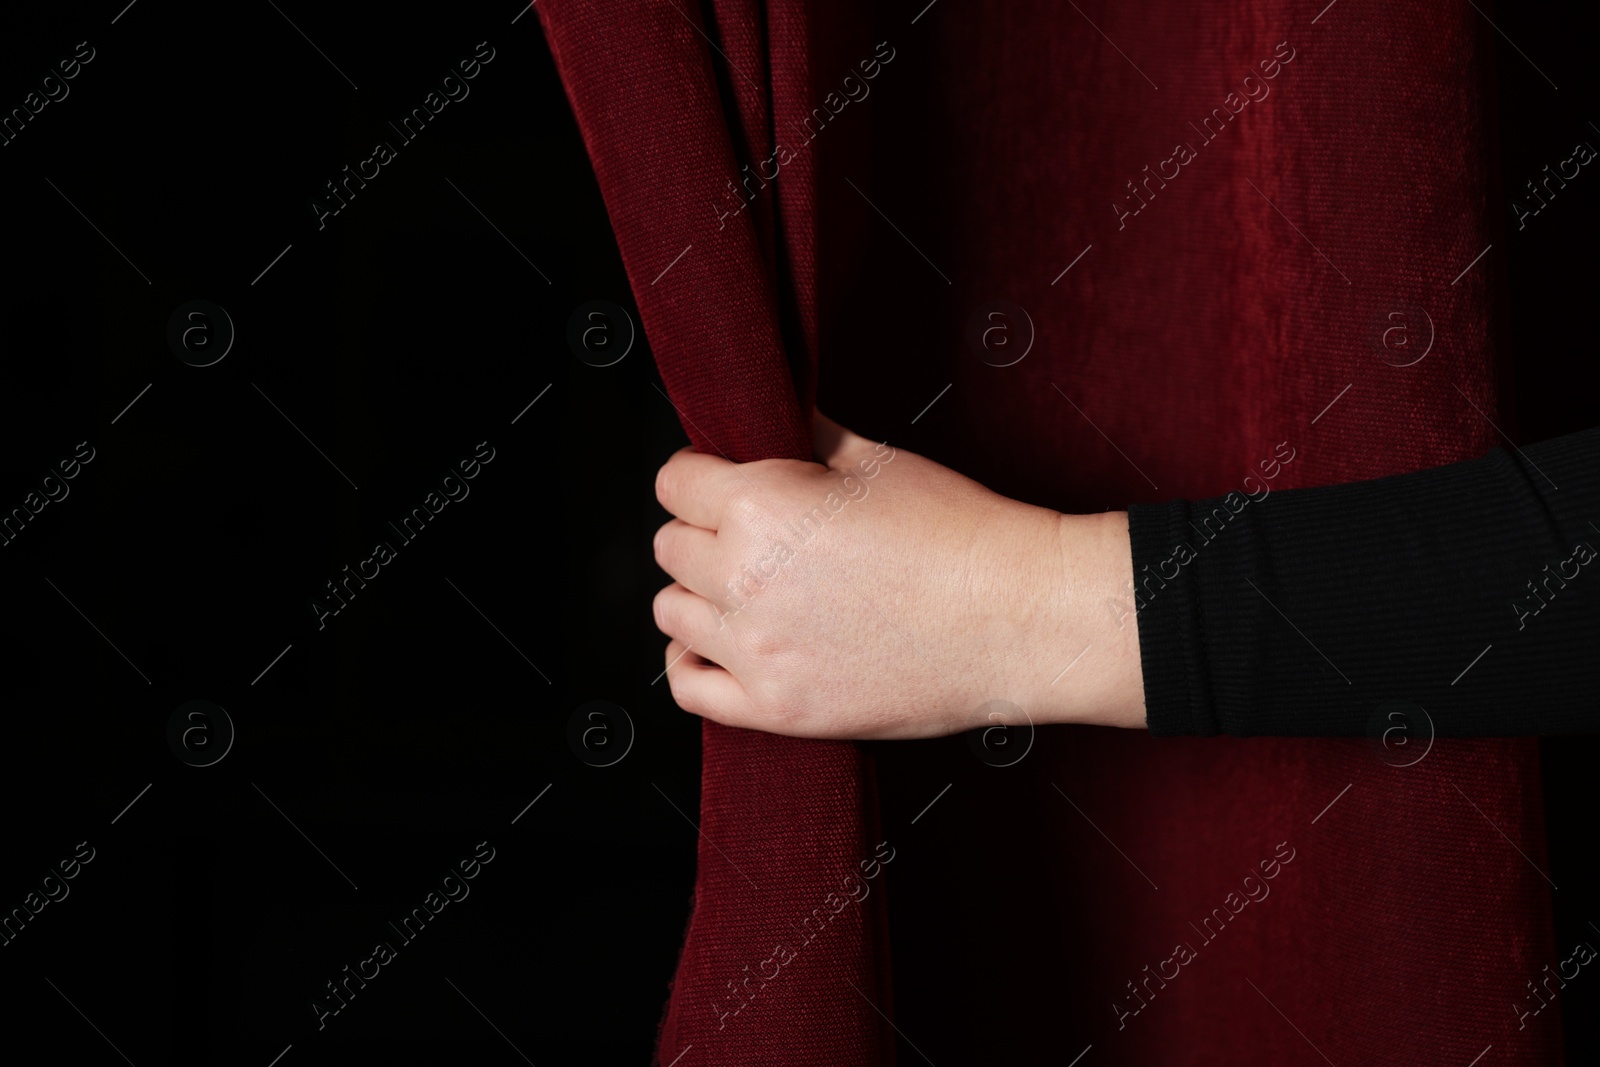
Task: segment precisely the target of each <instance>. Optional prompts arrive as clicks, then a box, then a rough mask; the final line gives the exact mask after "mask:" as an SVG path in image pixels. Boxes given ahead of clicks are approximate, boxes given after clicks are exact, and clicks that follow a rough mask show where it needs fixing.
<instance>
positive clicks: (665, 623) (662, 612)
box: [650, 585, 672, 636]
mask: <svg viewBox="0 0 1600 1067" xmlns="http://www.w3.org/2000/svg"><path fill="white" fill-rule="evenodd" d="M671 591H672V586H670V585H669V586H667V587H666V588H665V589H663V590H661V592H659V593H657V594H656V598H655V600H654V601H652V602H651V604H650V613H651V615H652V616H654V618H655V621H656V629H658V630H660V631H661V632H662V633H664V634H667V635H669V636H670V635H671V634H672V630H671V629H670V623H671V619H670V611H669V609H668V604H669V602H670V601H669V594H670V593H671Z"/></svg>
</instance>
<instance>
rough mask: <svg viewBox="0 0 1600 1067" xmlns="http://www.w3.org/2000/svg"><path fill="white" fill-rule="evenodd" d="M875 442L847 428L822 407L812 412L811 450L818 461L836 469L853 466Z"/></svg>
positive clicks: (870, 449) (867, 452)
mask: <svg viewBox="0 0 1600 1067" xmlns="http://www.w3.org/2000/svg"><path fill="white" fill-rule="evenodd" d="M872 445H873V442H871V441H869V440H867V439H866V438H865V437H862V436H861V435H860V434H858V433H855V432H853V431H851V430H847V429H845V428H844V427H843V426H840V425H839V424H838V423H837V422H834V421H833V420H832V419H830V418H828V416H826V415H824V414H823V413H822V411H821V410H820V409H813V410H812V412H811V451H812V454H813V455H814V456H816V457H817V462H818V463H821V464H822V465H823V466H826V467H831V468H833V469H834V470H842V469H844V468H846V467H853V466H855V465H856V462H857V460H859V459H861V458H862V457H863V456H865V455H868V454H870V453H871V451H872Z"/></svg>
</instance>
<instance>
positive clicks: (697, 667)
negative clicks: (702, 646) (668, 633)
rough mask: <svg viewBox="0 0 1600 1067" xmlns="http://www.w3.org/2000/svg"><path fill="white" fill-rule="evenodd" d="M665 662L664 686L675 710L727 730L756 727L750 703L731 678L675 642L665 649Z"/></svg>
mask: <svg viewBox="0 0 1600 1067" xmlns="http://www.w3.org/2000/svg"><path fill="white" fill-rule="evenodd" d="M666 662H667V672H666V673H667V684H668V685H670V686H671V687H672V699H673V700H675V701H677V704H678V707H680V708H682V709H683V710H684V711H687V712H690V713H692V714H694V715H699V716H701V717H702V718H706V719H711V720H713V721H715V722H720V723H723V724H725V725H728V726H749V727H754V726H755V725H756V715H755V713H754V709H753V708H752V707H751V705H750V700H749V698H748V697H747V696H745V692H744V687H743V686H741V685H740V684H739V682H738V681H737V680H736V679H735V678H734V677H733V675H731V674H729V673H728V672H727V671H725V670H723V669H722V668H721V667H718V666H717V665H716V664H715V663H711V662H709V661H708V660H707V659H706V658H705V657H704V656H701V655H699V654H698V653H697V652H696V651H695V650H694V649H692V648H689V647H688V646H686V645H685V644H684V643H683V642H682V641H677V640H674V641H672V642H670V643H669V644H668V645H667V653H666Z"/></svg>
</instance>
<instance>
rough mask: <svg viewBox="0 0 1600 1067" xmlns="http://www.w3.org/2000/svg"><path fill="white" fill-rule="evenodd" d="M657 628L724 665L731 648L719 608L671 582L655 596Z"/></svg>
mask: <svg viewBox="0 0 1600 1067" xmlns="http://www.w3.org/2000/svg"><path fill="white" fill-rule="evenodd" d="M653 608H654V611H655V619H656V629H658V630H660V631H661V632H662V633H664V634H666V635H667V636H668V637H672V638H676V639H677V640H679V641H681V642H683V643H684V644H686V645H693V646H694V647H695V648H696V649H697V650H698V651H699V652H700V654H701V655H703V656H706V657H709V658H710V659H712V660H715V661H717V662H719V663H722V662H727V660H726V658H725V657H726V656H728V655H729V654H731V652H732V648H731V646H730V644H729V643H728V636H729V633H728V626H727V619H726V617H725V616H724V613H723V611H722V609H721V608H719V607H717V606H716V605H715V604H713V603H712V602H711V601H709V600H707V599H706V598H705V597H703V596H700V595H698V594H696V593H692V592H690V591H689V590H688V589H685V588H684V587H683V586H682V585H679V584H678V583H677V582H673V583H672V584H671V585H669V586H667V587H666V588H665V589H663V590H661V592H659V593H657V594H656V599H655V603H654V605H653Z"/></svg>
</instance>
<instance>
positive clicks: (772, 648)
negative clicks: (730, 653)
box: [734, 626, 782, 660]
mask: <svg viewBox="0 0 1600 1067" xmlns="http://www.w3.org/2000/svg"><path fill="white" fill-rule="evenodd" d="M734 644H735V646H736V647H737V648H738V649H739V652H740V654H741V655H742V656H744V657H745V658H746V659H750V660H762V659H771V658H772V657H773V656H775V655H776V654H777V653H778V652H779V651H780V650H781V648H782V642H781V641H780V640H779V639H778V637H777V635H776V634H774V633H773V632H772V630H771V629H770V628H768V627H765V626H742V627H739V628H738V629H737V630H736V631H735V633H734Z"/></svg>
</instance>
